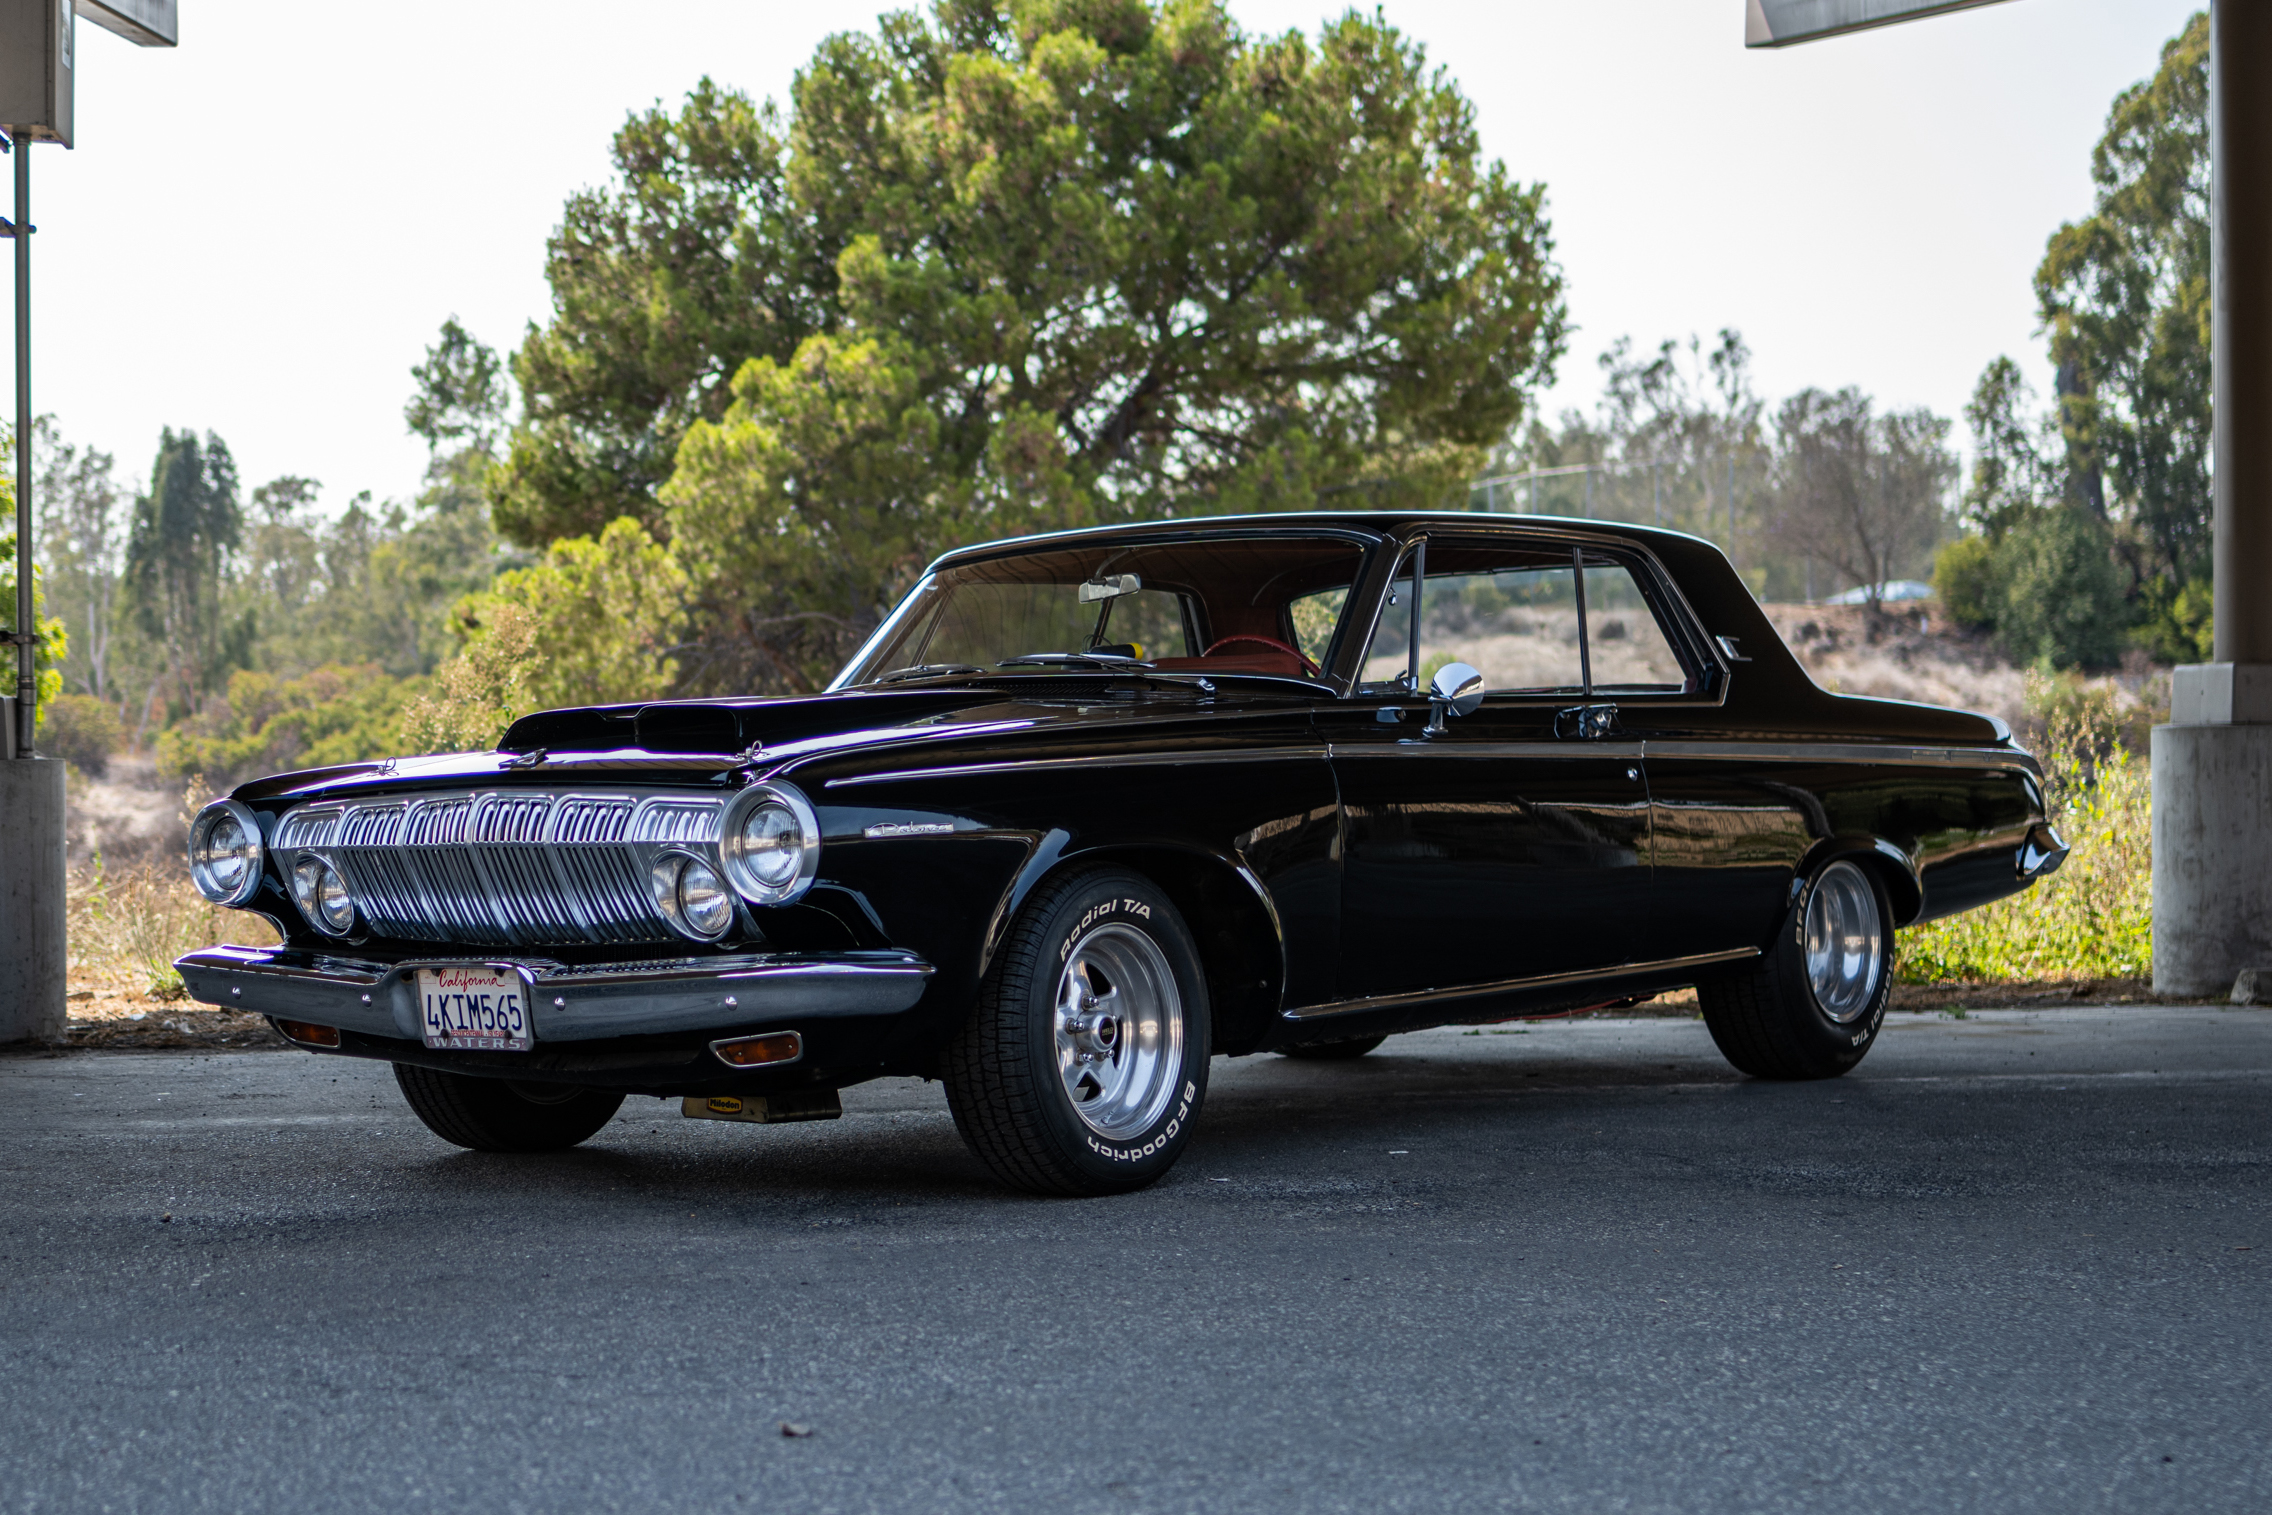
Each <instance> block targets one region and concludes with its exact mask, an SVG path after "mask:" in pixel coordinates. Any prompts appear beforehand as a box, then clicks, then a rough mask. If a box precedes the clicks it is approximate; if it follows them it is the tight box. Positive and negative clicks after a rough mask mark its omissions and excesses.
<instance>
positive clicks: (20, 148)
mask: <svg viewBox="0 0 2272 1515" xmlns="http://www.w3.org/2000/svg"><path fill="white" fill-rule="evenodd" d="M11 135H14V136H15V142H14V144H13V147H14V152H13V156H14V157H15V160H16V756H18V757H20V758H28V757H30V756H31V755H32V729H33V727H34V725H35V724H36V723H37V721H38V720H39V677H38V674H37V672H36V664H35V657H36V654H37V651H38V649H37V647H36V645H35V638H36V633H37V631H38V627H37V626H36V625H35V624H34V622H33V620H32V144H31V141H30V139H29V138H28V137H24V136H21V135H16V134H13V133H12V134H11Z"/></svg>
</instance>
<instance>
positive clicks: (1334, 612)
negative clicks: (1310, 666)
mask: <svg viewBox="0 0 2272 1515" xmlns="http://www.w3.org/2000/svg"><path fill="white" fill-rule="evenodd" d="M1348 601H1349V590H1348V587H1347V586H1346V585H1344V586H1343V587H1341V588H1339V589H1327V590H1323V591H1321V592H1320V593H1317V594H1305V595H1303V596H1302V597H1301V598H1300V599H1298V600H1296V601H1294V602H1293V603H1292V604H1290V605H1288V606H1287V607H1286V616H1287V619H1288V620H1289V621H1291V622H1292V623H1293V628H1294V645H1295V646H1296V647H1298V648H1300V649H1301V652H1302V656H1303V657H1306V658H1308V659H1309V660H1310V661H1311V662H1313V663H1318V664H1323V663H1324V662H1325V654H1326V649H1327V648H1329V647H1331V646H1332V645H1333V628H1334V627H1335V626H1336V625H1338V624H1340V621H1341V607H1342V606H1343V605H1345V604H1347V603H1348Z"/></svg>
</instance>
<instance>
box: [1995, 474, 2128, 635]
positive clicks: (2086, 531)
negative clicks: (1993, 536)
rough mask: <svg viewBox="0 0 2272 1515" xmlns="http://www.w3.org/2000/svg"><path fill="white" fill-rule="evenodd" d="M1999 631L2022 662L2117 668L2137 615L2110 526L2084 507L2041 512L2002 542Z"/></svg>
mask: <svg viewBox="0 0 2272 1515" xmlns="http://www.w3.org/2000/svg"><path fill="white" fill-rule="evenodd" d="M1995 567H1996V569H1997V576H1998V577H1999V578H2000V579H2001V580H2002V587H2003V594H2002V596H2001V598H2002V604H2001V605H2000V606H1999V607H1998V609H1997V613H1996V631H1997V634H1998V635H1999V636H2000V637H2001V638H2002V639H2003V642H2004V645H2005V646H2006V647H2007V648H2008V649H2010V651H2011V653H2012V656H2013V657H2014V658H2016V659H2017V660H2018V661H2020V662H2022V663H2032V664H2039V665H2049V666H2050V667H2053V668H2110V667H2112V666H2113V665H2114V664H2115V663H2117V662H2119V661H2120V660H2121V657H2122V649H2123V646H2124V644H2125V642H2126V639H2127V638H2126V633H2127V632H2128V630H2129V627H2130V622H2131V615H2130V611H2129V606H2128V604H2127V602H2126V601H2125V600H2124V598H2123V593H2122V589H2123V585H2122V569H2121V567H2120V565H2118V564H2117V563H2116V562H2115V561H2114V556H2113V554H2112V552H2111V551H2109V544H2108V542H2107V536H2106V529H2105V528H2104V527H2103V526H2101V525H2100V524H2099V523H2098V522H2096V521H2094V520H2092V519H2091V518H2090V517H2089V516H2087V515H2085V514H2084V513H2083V512H2081V511H2079V510H2074V509H2070V508H2067V507H2064V506H2055V507H2053V508H2051V509H2048V510H2041V511H2037V512H2036V513H2035V514H2034V515H2032V516H2030V517H2028V518H2027V519H2026V520H2024V521H2022V522H2020V523H2019V524H2018V525H2016V526H2014V527H2013V528H2012V529H2011V530H2010V531H2008V532H2006V533H2005V534H2004V539H2003V540H2002V541H2001V542H1999V543H1997V544H1996V548H1995Z"/></svg>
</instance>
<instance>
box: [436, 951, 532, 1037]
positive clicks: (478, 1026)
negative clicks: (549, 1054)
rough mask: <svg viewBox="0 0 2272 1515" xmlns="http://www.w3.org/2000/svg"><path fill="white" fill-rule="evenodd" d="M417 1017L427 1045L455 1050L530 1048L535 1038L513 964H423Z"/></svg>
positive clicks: (525, 1000)
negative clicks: (479, 965) (468, 966)
mask: <svg viewBox="0 0 2272 1515" xmlns="http://www.w3.org/2000/svg"><path fill="white" fill-rule="evenodd" d="M418 1020H419V1024H420V1025H421V1026H422V1027H423V1028H424V1029H425V1032H426V1045H427V1046H429V1047H439V1048H445V1049H447V1050H450V1051H454V1052H526V1051H528V1050H529V1048H530V1047H531V1046H532V1045H534V1044H535V1041H536V1038H535V1036H534V1035H533V1034H531V1032H530V1029H529V1009H528V1002H527V996H526V995H525V993H524V992H523V986H522V982H521V976H520V975H519V974H518V973H515V972H514V971H513V970H512V969H510V968H491V967H487V966H483V967H479V968H421V969H419V970H418Z"/></svg>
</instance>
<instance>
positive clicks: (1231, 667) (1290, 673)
mask: <svg viewBox="0 0 2272 1515" xmlns="http://www.w3.org/2000/svg"><path fill="white" fill-rule="evenodd" d="M1156 666H1158V667H1160V668H1163V669H1168V670H1171V671H1173V672H1176V673H1273V674H1277V675H1278V676H1280V677H1281V678H1289V679H1298V678H1302V677H1304V676H1305V675H1304V673H1303V671H1302V660H1301V659H1300V658H1298V657H1296V656H1294V655H1293V654H1292V653H1290V652H1273V651H1271V650H1270V649H1269V648H1267V647H1256V646H1254V645H1252V644H1251V643H1249V644H1243V645H1241V646H1240V647H1239V649H1238V650H1237V651H1236V652H1230V651H1225V652H1218V653H1216V654H1215V655H1214V656H1213V657H1211V658H1160V659H1157V660H1156Z"/></svg>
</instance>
